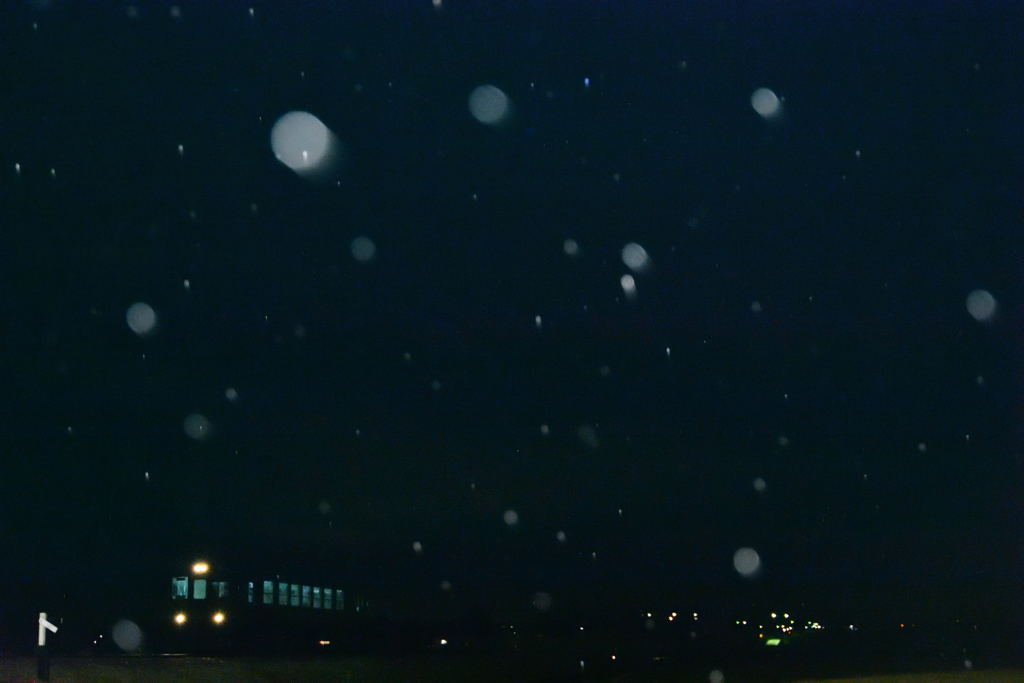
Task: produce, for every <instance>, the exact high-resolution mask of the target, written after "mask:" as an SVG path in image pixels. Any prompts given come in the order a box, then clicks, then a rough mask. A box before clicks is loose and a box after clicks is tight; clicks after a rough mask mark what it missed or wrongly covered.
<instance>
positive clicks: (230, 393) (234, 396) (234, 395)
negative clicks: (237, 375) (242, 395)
mask: <svg viewBox="0 0 1024 683" xmlns="http://www.w3.org/2000/svg"><path fill="white" fill-rule="evenodd" d="M224 398H226V399H227V400H229V401H237V400H238V391H237V390H236V389H235V388H234V387H228V388H227V389H225V390H224Z"/></svg>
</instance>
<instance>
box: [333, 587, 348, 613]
mask: <svg viewBox="0 0 1024 683" xmlns="http://www.w3.org/2000/svg"><path fill="white" fill-rule="evenodd" d="M334 597H335V600H334V608H335V609H339V610H343V609H345V591H343V590H341V589H340V588H335V589H334Z"/></svg>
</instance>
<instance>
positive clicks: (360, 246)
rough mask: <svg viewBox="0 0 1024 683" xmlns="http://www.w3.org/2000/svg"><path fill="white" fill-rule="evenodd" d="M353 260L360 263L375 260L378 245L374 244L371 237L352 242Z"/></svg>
mask: <svg viewBox="0 0 1024 683" xmlns="http://www.w3.org/2000/svg"><path fill="white" fill-rule="evenodd" d="M350 248H351V250H352V258H354V259H355V260H356V261H359V262H360V263H366V262H367V261H371V260H372V259H373V256H374V254H376V253H377V245H376V244H374V243H373V240H371V239H370V238H369V237H363V236H362V235H360V236H359V237H357V238H355V239H354V240H352V246H351V247H350Z"/></svg>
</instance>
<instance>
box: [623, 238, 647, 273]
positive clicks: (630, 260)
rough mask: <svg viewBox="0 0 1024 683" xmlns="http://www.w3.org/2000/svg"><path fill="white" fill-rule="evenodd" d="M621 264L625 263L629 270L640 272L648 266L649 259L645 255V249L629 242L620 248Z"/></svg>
mask: <svg viewBox="0 0 1024 683" xmlns="http://www.w3.org/2000/svg"><path fill="white" fill-rule="evenodd" d="M622 262H623V263H625V264H626V266H627V267H628V268H629V269H630V270H632V271H634V272H640V271H643V270H645V269H646V268H647V267H648V266H649V265H650V262H651V259H650V257H649V256H648V255H647V250H646V249H644V248H643V247H641V246H640V245H639V244H637V243H636V242H630V243H629V244H627V245H626V246H624V247H623V248H622Z"/></svg>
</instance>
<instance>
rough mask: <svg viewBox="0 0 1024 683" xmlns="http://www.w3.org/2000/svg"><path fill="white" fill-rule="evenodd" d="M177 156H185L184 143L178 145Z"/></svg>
mask: <svg viewBox="0 0 1024 683" xmlns="http://www.w3.org/2000/svg"><path fill="white" fill-rule="evenodd" d="M178 156H180V157H183V156H185V145H178Z"/></svg>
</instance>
